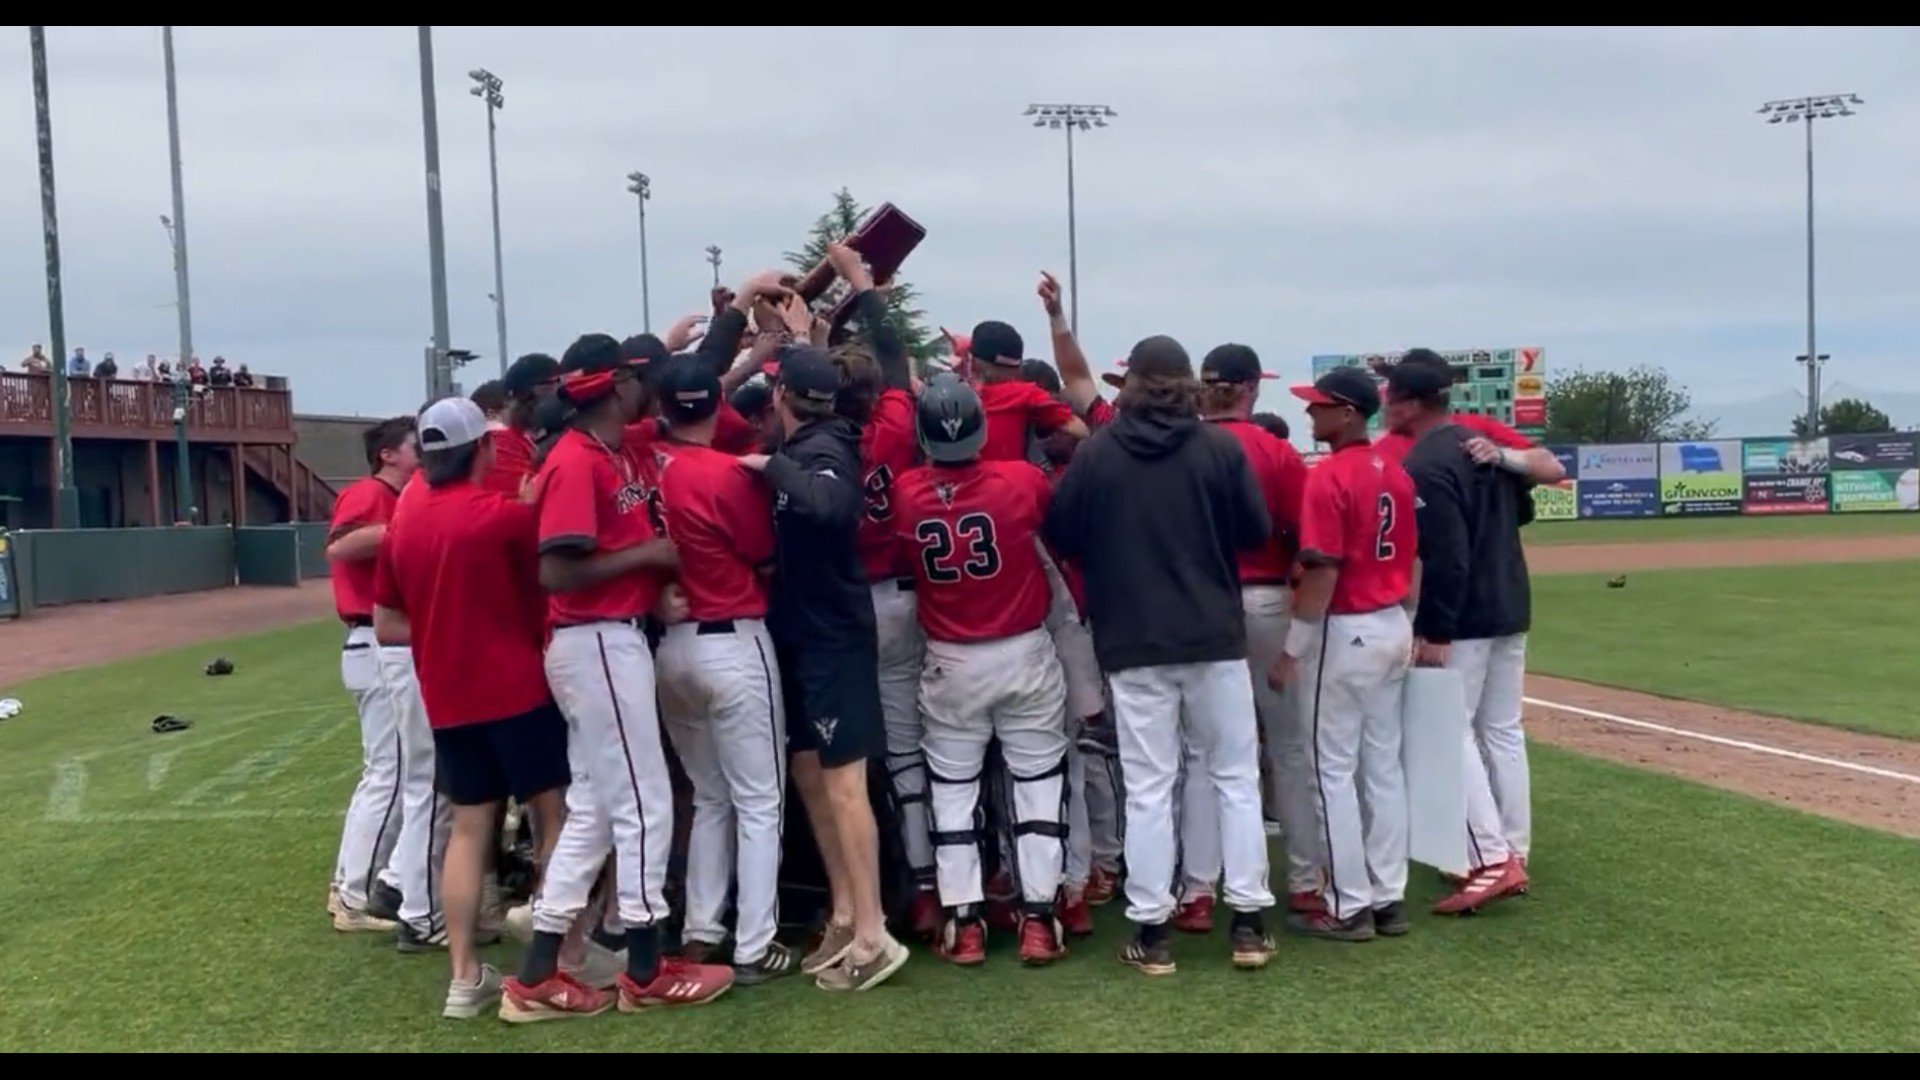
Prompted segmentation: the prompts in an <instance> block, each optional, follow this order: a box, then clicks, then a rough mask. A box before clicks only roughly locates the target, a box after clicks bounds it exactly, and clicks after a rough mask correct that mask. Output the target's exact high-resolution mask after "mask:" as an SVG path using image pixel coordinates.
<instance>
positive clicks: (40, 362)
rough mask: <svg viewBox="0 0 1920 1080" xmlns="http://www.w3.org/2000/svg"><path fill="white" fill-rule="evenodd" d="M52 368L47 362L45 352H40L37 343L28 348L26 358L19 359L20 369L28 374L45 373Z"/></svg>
mask: <svg viewBox="0 0 1920 1080" xmlns="http://www.w3.org/2000/svg"><path fill="white" fill-rule="evenodd" d="M52 369H53V365H52V364H49V363H48V362H47V354H46V353H44V352H42V351H41V349H40V346H38V345H35V346H34V347H33V348H32V349H29V350H28V351H27V356H26V359H24V360H22V361H20V370H21V371H24V372H27V373H28V374H30V375H45V374H46V373H47V372H49V371H51V370H52Z"/></svg>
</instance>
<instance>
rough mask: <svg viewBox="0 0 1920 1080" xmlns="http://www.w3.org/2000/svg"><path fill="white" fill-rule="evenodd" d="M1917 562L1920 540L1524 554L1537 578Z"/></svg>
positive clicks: (1683, 543) (1547, 548)
mask: <svg viewBox="0 0 1920 1080" xmlns="http://www.w3.org/2000/svg"><path fill="white" fill-rule="evenodd" d="M1892 559H1920V536H1913V535H1907V536H1834V537H1797V536H1796V537H1777V538H1767V539H1758V540H1673V541H1665V542H1660V543H1650V544H1553V545H1542V546H1539V547H1532V548H1528V549H1527V566H1528V568H1529V569H1531V570H1532V571H1533V572H1534V573H1536V574H1609V573H1619V572H1621V571H1623V570H1679V569H1685V568H1689V567H1696V566H1775V565H1778V564H1781V563H1813V562H1822V563H1848V562H1886V561H1888V560H1892Z"/></svg>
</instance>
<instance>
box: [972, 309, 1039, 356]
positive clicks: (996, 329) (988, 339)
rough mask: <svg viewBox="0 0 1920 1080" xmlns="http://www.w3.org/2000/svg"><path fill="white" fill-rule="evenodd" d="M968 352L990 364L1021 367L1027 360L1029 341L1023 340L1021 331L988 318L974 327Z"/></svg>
mask: <svg viewBox="0 0 1920 1080" xmlns="http://www.w3.org/2000/svg"><path fill="white" fill-rule="evenodd" d="M967 354H968V355H969V356H972V357H973V358H974V359H975V360H980V361H984V362H986V363H989V364H1000V365H1002V366H1004V367H1019V366H1020V365H1021V364H1022V363H1024V362H1025V361H1024V360H1023V357H1025V356H1026V354H1027V343H1026V342H1025V341H1022V340H1021V338H1020V331H1018V330H1015V329H1014V328H1013V327H1011V326H1008V325H1007V324H1006V323H1003V322H999V321H997V320H994V319H988V320H987V321H986V322H983V323H981V324H980V325H978V326H976V327H974V328H973V335H972V336H971V337H970V338H968V339H967Z"/></svg>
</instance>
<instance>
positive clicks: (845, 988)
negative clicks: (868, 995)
mask: <svg viewBox="0 0 1920 1080" xmlns="http://www.w3.org/2000/svg"><path fill="white" fill-rule="evenodd" d="M909 955H910V954H909V953H908V952H907V947H906V946H905V945H902V944H900V943H899V942H898V941H895V940H894V939H893V938H891V937H889V938H887V940H886V943H885V944H883V945H882V946H880V949H879V950H878V951H877V952H875V953H874V954H873V956H871V957H869V958H868V959H866V960H856V959H854V956H853V950H852V949H851V948H849V949H848V950H847V956H846V959H844V960H842V961H840V963H839V964H837V965H835V966H834V967H830V968H828V969H826V970H825V971H822V972H821V973H820V974H819V975H817V976H815V977H814V980H813V984H814V985H815V986H818V987H819V988H820V989H822V990H832V991H836V992H841V993H859V992H860V991H862V990H871V989H873V988H874V987H876V986H879V985H880V984H881V983H883V982H886V981H887V980H888V979H891V978H893V976H894V973H895V972H897V971H899V970H900V969H901V968H902V967H905V966H906V963H907V957H908V956H909Z"/></svg>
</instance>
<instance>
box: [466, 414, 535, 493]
mask: <svg viewBox="0 0 1920 1080" xmlns="http://www.w3.org/2000/svg"><path fill="white" fill-rule="evenodd" d="M487 438H488V439H489V440H491V441H492V442H493V465H492V466H491V467H489V468H488V469H487V472H486V475H485V476H482V477H481V478H480V486H481V487H483V488H486V489H487V490H488V491H497V492H499V493H500V494H502V495H512V496H514V497H515V498H521V497H523V496H525V495H526V493H527V488H528V487H529V486H530V485H531V484H532V482H533V474H534V473H535V472H536V471H537V470H536V469H535V468H534V464H533V440H532V439H530V438H528V437H527V433H526V432H524V431H521V430H519V429H518V428H510V427H497V428H493V429H492V430H490V431H488V432H487Z"/></svg>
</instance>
